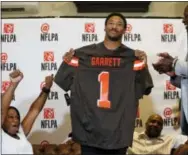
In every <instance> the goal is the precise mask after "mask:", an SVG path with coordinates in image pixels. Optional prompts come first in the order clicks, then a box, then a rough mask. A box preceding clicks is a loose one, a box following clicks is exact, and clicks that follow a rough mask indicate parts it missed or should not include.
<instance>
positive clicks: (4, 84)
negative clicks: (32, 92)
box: [1, 81, 10, 93]
mask: <svg viewBox="0 0 188 155" xmlns="http://www.w3.org/2000/svg"><path fill="white" fill-rule="evenodd" d="M9 86H10V81H3V82H2V85H1V93H5V92H6V90H7V88H8V87H9Z"/></svg>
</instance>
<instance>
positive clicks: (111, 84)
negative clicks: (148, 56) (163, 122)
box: [55, 43, 153, 149]
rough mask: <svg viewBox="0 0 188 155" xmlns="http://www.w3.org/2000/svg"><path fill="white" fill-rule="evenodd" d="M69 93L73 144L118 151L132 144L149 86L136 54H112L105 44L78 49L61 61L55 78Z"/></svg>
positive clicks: (127, 51) (122, 49)
mask: <svg viewBox="0 0 188 155" xmlns="http://www.w3.org/2000/svg"><path fill="white" fill-rule="evenodd" d="M55 82H56V84H57V85H59V86H60V87H61V88H62V89H63V90H65V91H68V90H70V91H71V104H70V110H71V121H72V133H73V139H74V140H75V141H77V142H78V143H80V144H82V145H88V146H93V147H98V148H103V149H119V148H123V147H126V146H130V145H131V144H132V139H133V131H134V125H135V118H136V113H137V107H138V100H139V99H140V98H142V97H143V95H148V94H149V93H150V92H151V88H152V87H153V82H152V79H151V76H150V74H149V72H148V70H147V69H146V68H145V67H144V63H143V62H140V61H138V60H136V57H135V56H134V51H133V50H132V49H130V48H128V47H125V46H123V45H122V46H121V47H120V48H118V49H116V50H115V51H111V50H108V49H106V48H105V46H104V44H103V43H99V44H93V45H89V46H85V47H82V48H80V49H77V50H76V51H75V57H74V58H73V59H72V60H71V61H70V62H69V63H66V62H63V63H62V64H61V66H60V68H59V69H58V72H57V74H56V76H55Z"/></svg>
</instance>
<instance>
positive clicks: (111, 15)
mask: <svg viewBox="0 0 188 155" xmlns="http://www.w3.org/2000/svg"><path fill="white" fill-rule="evenodd" d="M113 16H118V17H120V18H121V19H122V20H123V22H124V28H125V29H126V28H127V20H126V19H125V17H124V16H123V15H122V14H121V13H116V12H113V13H111V14H109V15H108V16H107V17H106V20H105V25H107V22H108V20H109V19H110V18H111V17H113Z"/></svg>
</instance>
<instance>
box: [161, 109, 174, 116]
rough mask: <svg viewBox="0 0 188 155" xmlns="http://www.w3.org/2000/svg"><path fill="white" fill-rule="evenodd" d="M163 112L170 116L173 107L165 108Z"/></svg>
mask: <svg viewBox="0 0 188 155" xmlns="http://www.w3.org/2000/svg"><path fill="white" fill-rule="evenodd" d="M163 113H164V117H166V118H169V117H170V116H171V115H172V109H171V108H165V109H164V112H163Z"/></svg>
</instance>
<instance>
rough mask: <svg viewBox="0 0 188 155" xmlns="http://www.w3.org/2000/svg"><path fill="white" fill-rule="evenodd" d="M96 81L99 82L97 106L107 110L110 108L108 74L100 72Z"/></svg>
mask: <svg viewBox="0 0 188 155" xmlns="http://www.w3.org/2000/svg"><path fill="white" fill-rule="evenodd" d="M98 81H99V82H100V99H99V100H98V101H97V106H98V107H99V108H107V109H109V108H110V107H111V102H110V101H109V100H108V95H109V72H101V73H100V74H99V75H98Z"/></svg>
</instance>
